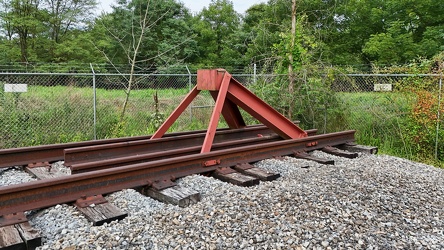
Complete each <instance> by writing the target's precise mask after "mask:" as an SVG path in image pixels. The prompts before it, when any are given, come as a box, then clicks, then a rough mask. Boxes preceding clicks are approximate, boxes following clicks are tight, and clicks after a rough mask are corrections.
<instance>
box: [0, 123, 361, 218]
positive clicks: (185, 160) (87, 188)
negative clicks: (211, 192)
mask: <svg viewBox="0 0 444 250" xmlns="http://www.w3.org/2000/svg"><path fill="white" fill-rule="evenodd" d="M354 133H355V131H343V132H338V133H331V134H323V135H315V136H312V137H306V138H300V139H288V140H282V141H277V142H270V143H264V144H261V145H252V146H246V147H240V148H230V149H226V150H220V151H216V152H208V153H202V154H194V155H188V156H183V157H174V158H170V159H165V160H158V161H154V162H148V163H140V164H134V165H129V166H123V167H118V168H113V169H106V170H98V171H94V172H90V173H83V174H78V175H71V176H64V177H58V178H54V179H45V180H39V181H33V182H29V183H23V184H18V185H12V186H6V187H0V216H4V215H8V214H12V213H16V212H22V211H28V210H32V209H38V208H44V207H48V206H52V205H56V204H60V203H67V202H72V201H75V200H77V199H79V198H81V197H89V196H94V195H99V194H107V193H110V192H115V191H118V190H122V189H125V188H134V187H139V186H145V185H148V184H152V183H154V182H155V181H163V180H170V179H171V178H173V177H174V179H175V178H180V177H184V176H187V175H191V174H198V173H205V172H209V171H214V170H215V169H217V168H218V167H229V166H234V165H236V164H238V163H246V162H255V161H259V160H262V159H265V158H269V157H270V156H273V155H276V156H278V155H291V154H292V153H293V151H300V150H315V149H320V148H322V147H325V146H336V145H342V144H345V143H348V142H353V141H354ZM313 141H316V142H318V143H317V144H316V145H315V146H312V147H310V148H307V144H308V143H310V142H313ZM214 160H215V161H216V162H217V163H218V164H217V165H212V166H205V162H209V161H214Z"/></svg>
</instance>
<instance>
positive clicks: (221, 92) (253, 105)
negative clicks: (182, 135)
mask: <svg viewBox="0 0 444 250" xmlns="http://www.w3.org/2000/svg"><path fill="white" fill-rule="evenodd" d="M201 90H208V91H210V94H211V96H212V97H213V99H214V100H215V106H214V109H213V113H212V114H211V119H210V122H209V125H208V129H207V132H206V135H205V140H204V142H203V145H202V149H201V153H205V152H210V150H211V146H212V144H213V140H214V135H215V133H216V129H217V125H218V123H219V119H220V115H221V114H222V115H223V117H224V119H225V121H226V122H227V124H228V126H229V127H230V128H232V129H234V128H243V127H245V126H246V125H245V121H244V119H243V118H242V115H241V113H240V110H239V107H240V108H242V109H243V110H245V111H246V112H248V113H249V114H250V115H251V116H253V117H254V118H256V119H257V120H259V121H260V122H262V123H263V124H264V125H266V126H267V127H268V128H270V129H271V130H273V131H274V132H275V133H276V134H278V135H280V136H281V137H282V138H284V139H297V138H303V137H307V133H306V132H305V131H304V130H302V129H301V128H300V127H298V126H297V125H296V124H294V123H293V122H291V121H290V120H288V119H287V118H286V117H285V116H283V115H282V114H280V113H279V112H278V111H276V110H275V109H273V108H272V107H271V106H270V105H268V104H267V103H265V102H264V101H263V100H261V99H260V98H259V97H257V96H256V95H254V94H253V93H252V92H251V91H249V90H248V89H247V88H245V87H244V86H243V85H242V84H241V83H239V82H238V81H237V80H236V79H234V78H233V77H232V76H231V74H230V73H228V72H227V71H226V70H224V69H201V70H198V71H197V85H196V86H195V87H194V88H193V89H192V90H191V91H190V92H189V93H188V95H187V96H186V97H185V98H184V99H183V100H182V102H181V103H180V104H179V106H177V108H176V109H175V110H174V111H173V112H172V113H171V115H170V116H169V117H168V118H167V119H166V120H165V122H164V123H163V124H162V125H161V126H160V127H159V129H158V130H157V131H156V132H155V133H154V134H153V135H152V137H151V139H157V138H161V137H162V136H163V135H164V134H165V133H166V132H167V130H168V129H169V128H170V127H171V125H173V123H174V122H175V121H176V120H177V118H179V116H180V115H181V114H182V113H183V111H185V109H186V108H187V107H188V106H189V105H190V104H191V102H192V101H193V100H194V98H196V96H197V95H198V94H199V93H200V91H201Z"/></svg>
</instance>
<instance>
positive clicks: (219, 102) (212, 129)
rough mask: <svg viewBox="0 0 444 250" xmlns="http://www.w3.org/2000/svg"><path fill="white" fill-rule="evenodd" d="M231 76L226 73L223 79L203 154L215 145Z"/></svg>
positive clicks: (203, 146)
mask: <svg viewBox="0 0 444 250" xmlns="http://www.w3.org/2000/svg"><path fill="white" fill-rule="evenodd" d="M218 74H219V72H218ZM230 79H231V75H229V74H228V73H225V74H224V75H223V78H222V83H221V84H220V86H219V93H218V95H217V100H216V104H215V105H214V108H213V113H212V114H211V119H210V123H209V125H208V129H207V134H206V135H205V140H204V142H203V144H202V150H201V151H200V152H201V153H206V152H210V150H211V146H212V145H213V139H214V135H215V134H216V129H217V125H218V124H219V118H220V115H221V112H222V108H223V106H224V102H225V97H226V96H227V90H228V87H229V84H230Z"/></svg>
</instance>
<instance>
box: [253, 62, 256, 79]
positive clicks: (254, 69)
mask: <svg viewBox="0 0 444 250" xmlns="http://www.w3.org/2000/svg"><path fill="white" fill-rule="evenodd" d="M253 83H256V63H255V64H254V65H253Z"/></svg>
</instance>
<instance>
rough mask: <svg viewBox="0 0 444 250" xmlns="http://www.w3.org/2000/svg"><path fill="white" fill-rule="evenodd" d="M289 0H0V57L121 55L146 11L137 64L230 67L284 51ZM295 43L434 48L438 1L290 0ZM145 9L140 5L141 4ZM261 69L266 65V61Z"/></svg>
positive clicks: (270, 60)
mask: <svg viewBox="0 0 444 250" xmlns="http://www.w3.org/2000/svg"><path fill="white" fill-rule="evenodd" d="M291 3H292V1H291V0H269V1H268V2H267V3H263V4H258V5H253V6H251V8H250V9H248V10H247V11H246V13H236V11H235V10H234V8H233V4H232V2H231V1H229V0H212V2H211V4H210V5H209V6H208V7H204V8H203V9H202V10H201V11H200V12H198V13H195V14H191V13H190V11H189V10H188V9H187V8H186V7H185V6H184V5H183V4H182V3H181V2H180V1H178V0H150V1H140V0H119V1H116V2H115V4H114V6H113V10H112V11H111V12H110V13H102V14H98V13H97V12H94V9H95V8H96V7H97V2H96V1H94V0H75V1H73V0H56V1H49V0H0V51H1V53H2V56H1V57H0V65H5V64H15V63H27V64H30V63H34V64H35V63H69V64H79V63H91V62H93V63H113V64H116V65H117V64H123V65H125V64H128V58H127V53H126V52H127V51H128V50H129V49H131V48H132V47H133V44H132V42H134V41H135V38H136V37H137V36H138V35H139V34H140V32H141V29H140V27H139V26H138V25H134V23H136V22H134V21H135V20H136V21H137V20H141V18H142V17H144V15H145V14H147V19H146V21H147V26H146V27H145V30H144V31H145V32H144V37H143V42H142V44H143V45H142V47H141V48H140V50H139V51H138V55H137V57H138V58H139V59H140V69H144V70H148V69H151V70H152V69H158V68H162V67H164V66H166V65H168V66H171V65H174V64H187V65H193V66H196V67H202V66H223V67H226V68H228V69H230V68H233V69H234V68H235V69H238V68H240V67H242V66H245V65H248V64H251V63H256V64H258V65H260V66H262V67H265V68H266V67H270V65H274V64H275V63H276V62H280V59H282V58H284V57H285V56H286V55H285V53H286V52H285V53H284V54H282V53H283V52H282V50H280V49H276V46H283V44H282V42H283V40H285V37H288V35H289V33H290V27H291ZM296 3H297V10H296V15H297V17H298V20H299V22H303V23H300V26H299V29H300V35H305V36H306V37H308V35H309V37H310V41H309V44H306V43H305V42H307V40H305V41H303V43H299V45H300V46H302V47H306V48H308V47H309V48H310V51H309V53H310V56H311V60H312V61H313V60H314V61H321V62H322V63H325V64H334V65H371V64H373V65H387V64H388V65H395V64H404V63H407V62H409V61H411V60H414V59H417V58H432V57H433V56H434V55H436V54H438V53H439V52H440V51H442V50H444V36H443V34H444V15H442V13H444V5H443V4H441V3H440V1H432V0H426V1H424V0H388V1H387V0H384V1H382V0H378V1H358V0H347V1H319V0H299V1H297V2H296ZM145 10H148V11H147V12H146V13H145ZM268 69H269V68H268Z"/></svg>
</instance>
